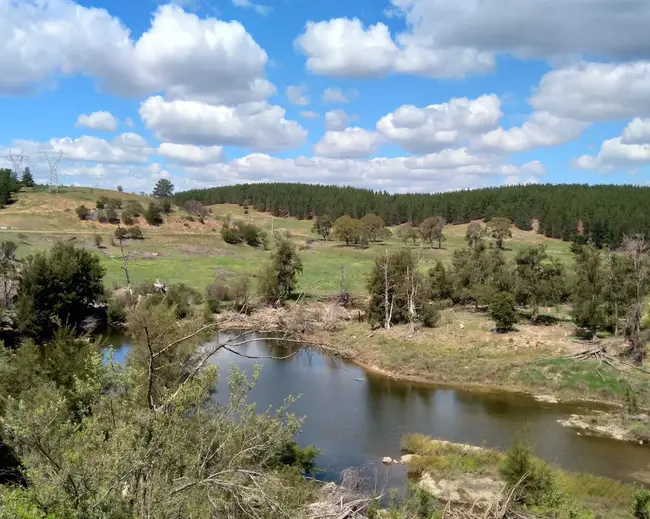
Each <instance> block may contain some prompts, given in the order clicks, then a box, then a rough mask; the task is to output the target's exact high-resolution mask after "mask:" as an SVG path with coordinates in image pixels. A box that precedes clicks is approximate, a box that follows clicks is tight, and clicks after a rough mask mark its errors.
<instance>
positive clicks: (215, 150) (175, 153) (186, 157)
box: [158, 142, 225, 165]
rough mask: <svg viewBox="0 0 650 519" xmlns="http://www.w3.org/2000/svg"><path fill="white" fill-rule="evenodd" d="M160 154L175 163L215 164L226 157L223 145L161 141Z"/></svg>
mask: <svg viewBox="0 0 650 519" xmlns="http://www.w3.org/2000/svg"><path fill="white" fill-rule="evenodd" d="M158 155H160V156H161V157H163V158H165V159H166V160H169V161H170V162H173V163H175V164H196V165H200V164H214V163H217V162H223V160H224V159H225V154H224V151H223V148H222V147H221V146H194V145H193V144H176V143H173V142H163V143H161V144H160V146H159V147H158Z"/></svg>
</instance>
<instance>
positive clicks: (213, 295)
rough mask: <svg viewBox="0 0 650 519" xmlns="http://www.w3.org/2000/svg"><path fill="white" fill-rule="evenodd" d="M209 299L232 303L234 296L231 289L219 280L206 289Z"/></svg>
mask: <svg viewBox="0 0 650 519" xmlns="http://www.w3.org/2000/svg"><path fill="white" fill-rule="evenodd" d="M206 292H207V297H208V299H215V300H217V301H232V300H233V295H232V292H231V290H230V287H229V286H228V285H227V284H226V283H225V282H224V281H223V280H221V279H217V280H216V281H214V282H212V283H211V284H210V285H208V288H207V289H206Z"/></svg>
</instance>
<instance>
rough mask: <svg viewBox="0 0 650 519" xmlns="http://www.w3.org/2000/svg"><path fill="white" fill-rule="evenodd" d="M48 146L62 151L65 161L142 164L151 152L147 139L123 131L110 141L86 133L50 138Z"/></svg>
mask: <svg viewBox="0 0 650 519" xmlns="http://www.w3.org/2000/svg"><path fill="white" fill-rule="evenodd" d="M49 147H50V149H52V150H54V151H57V152H58V151H61V152H63V160H66V161H84V162H104V163H109V164H138V163H142V164H143V163H145V162H147V160H148V158H149V155H150V154H151V149H150V148H149V146H148V144H147V141H145V140H144V139H143V138H142V137H141V136H140V135H138V134H137V133H123V134H121V135H118V136H117V137H115V138H114V139H111V140H110V141H106V140H104V139H99V138H97V137H89V136H87V135H84V136H81V137H79V138H77V139H71V138H70V137H64V138H62V139H50V140H49Z"/></svg>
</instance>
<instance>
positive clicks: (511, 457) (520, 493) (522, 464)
mask: <svg viewBox="0 0 650 519" xmlns="http://www.w3.org/2000/svg"><path fill="white" fill-rule="evenodd" d="M499 473H500V474H501V477H502V478H503V480H504V481H505V482H506V483H507V484H508V486H509V487H510V488H511V489H514V498H515V499H516V500H517V501H518V502H519V503H522V504H527V505H536V504H539V503H540V502H542V501H543V499H544V498H545V497H546V496H548V495H549V494H550V493H551V491H552V490H553V475H552V473H551V469H550V468H549V467H548V465H546V463H544V462H542V461H541V460H538V459H536V458H535V457H534V456H533V454H532V448H531V446H530V445H529V444H528V443H527V442H525V441H523V440H522V439H521V438H517V439H516V440H515V442H514V443H513V444H512V447H510V449H508V451H507V452H506V454H505V455H504V457H503V458H502V460H501V462H500V464H499Z"/></svg>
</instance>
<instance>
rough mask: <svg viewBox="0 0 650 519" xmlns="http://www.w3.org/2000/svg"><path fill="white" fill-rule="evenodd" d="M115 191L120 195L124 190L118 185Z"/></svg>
mask: <svg viewBox="0 0 650 519" xmlns="http://www.w3.org/2000/svg"><path fill="white" fill-rule="evenodd" d="M117 190H118V191H119V192H120V193H122V192H123V191H124V188H123V187H122V186H119V185H118V186H117Z"/></svg>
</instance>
